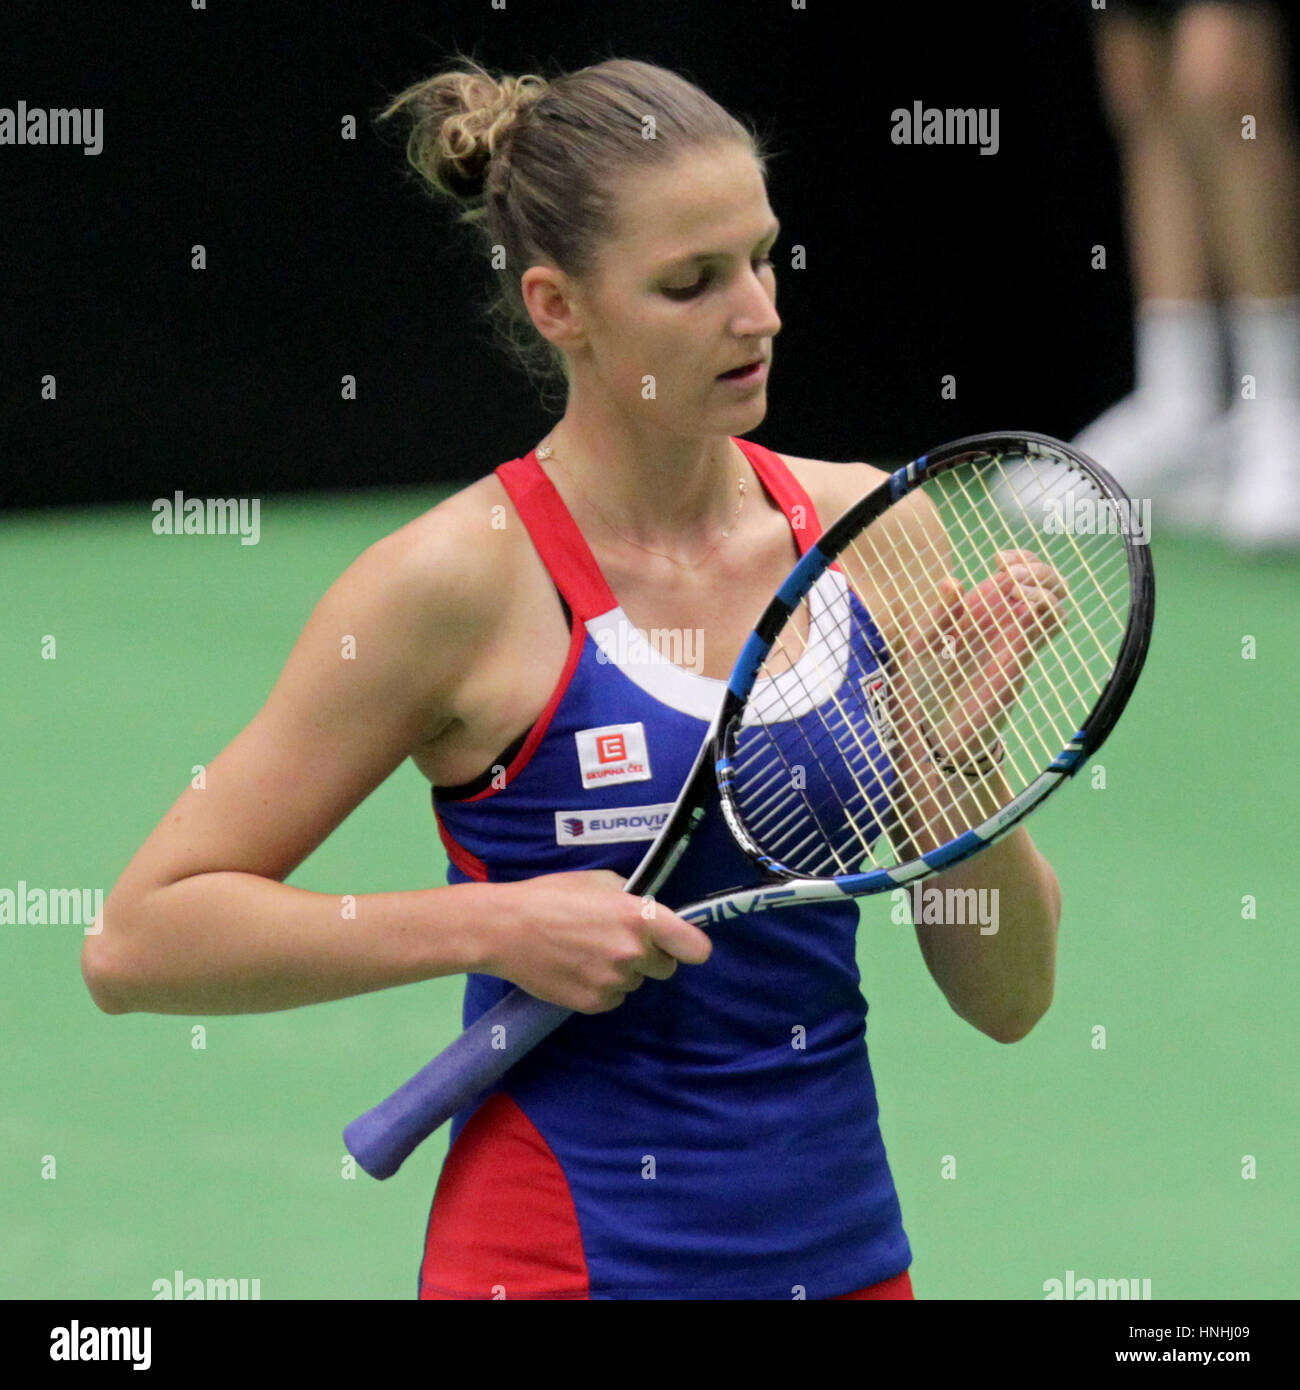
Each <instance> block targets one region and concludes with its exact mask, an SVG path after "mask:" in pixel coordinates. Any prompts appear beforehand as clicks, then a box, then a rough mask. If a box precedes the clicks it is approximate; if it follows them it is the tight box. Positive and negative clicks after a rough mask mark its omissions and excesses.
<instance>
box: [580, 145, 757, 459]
mask: <svg viewBox="0 0 1300 1390" xmlns="http://www.w3.org/2000/svg"><path fill="white" fill-rule="evenodd" d="M778 230H779V228H778V224H777V221H776V218H775V217H774V216H773V214H772V209H771V207H770V206H769V205H768V201H767V189H766V188H765V186H764V183H763V176H762V172H761V170H760V169H759V166H758V164H757V162H756V161H755V159H754V158H753V156H752V155H751V154H749V152H748V151H747V150H746V149H745V148H744V147H743V146H742V145H739V144H734V143H733V144H725V145H720V146H716V147H714V148H712V149H709V150H706V151H703V152H693V153H691V154H688V155H685V156H683V157H682V158H681V159H680V160H678V161H677V162H675V163H674V164H672V165H670V166H668V167H666V168H664V169H660V170H655V171H651V172H638V174H637V175H636V176H635V177H632V178H629V179H626V180H624V181H623V183H622V184H621V185H620V187H619V225H618V228H617V230H616V233H615V235H614V237H613V238H612V239H610V240H609V241H607V242H606V243H605V244H604V246H603V247H602V250H601V254H600V257H599V260H598V263H597V265H596V267H595V271H594V273H593V274H592V275H591V276H590V277H589V278H588V279H587V280H585V281H584V282H583V283H582V285H581V286H575V287H573V288H574V291H575V293H574V307H575V312H576V323H577V325H579V327H580V336H579V339H578V340H577V342H576V344H575V349H576V350H574V351H573V352H572V356H571V370H572V372H573V386H574V391H575V392H576V393H577V396H578V398H579V399H581V398H583V397H585V396H587V395H588V394H589V393H590V392H595V393H597V394H599V395H602V396H604V397H606V398H607V399H608V402H609V404H610V405H611V406H612V407H613V408H614V409H615V410H616V411H618V412H619V413H620V414H628V413H631V414H633V415H635V416H637V417H638V418H640V419H641V420H643V421H645V422H646V423H651V422H653V423H654V424H655V425H656V426H657V427H659V428H661V429H665V430H668V431H670V432H671V433H674V434H677V435H680V436H698V435H707V434H741V433H744V432H745V431H747V430H751V429H754V428H755V427H756V426H757V425H758V424H759V423H760V422H761V421H762V419H763V416H764V415H765V414H766V413H767V385H766V376H767V370H768V366H767V364H768V363H770V360H771V356H772V339H773V338H774V337H775V335H776V334H777V333H778V332H780V329H781V320H780V317H779V316H778V315H777V312H776V276H775V274H774V272H773V269H772V265H771V261H770V260H769V257H770V255H771V252H772V249H773V245H774V243H775V241H776V236H777V232H778ZM755 359H761V360H762V361H763V363H764V366H763V367H762V368H761V369H760V370H759V371H758V372H757V373H756V374H754V375H753V376H752V377H751V378H750V379H747V380H741V381H731V382H728V381H722V380H719V377H720V375H721V374H722V373H724V372H727V371H729V370H731V369H732V368H735V367H738V366H740V365H741V364H742V363H748V362H752V361H754V360H755Z"/></svg>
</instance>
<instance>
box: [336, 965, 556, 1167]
mask: <svg viewBox="0 0 1300 1390" xmlns="http://www.w3.org/2000/svg"><path fill="white" fill-rule="evenodd" d="M572 1012H573V1011H572V1010H571V1009H566V1008H564V1007H562V1006H561V1005H559V1004H548V1003H546V1002H545V1001H544V1000H542V999H535V998H534V997H533V996H532V995H531V994H528V993H527V992H526V991H524V990H522V989H515V990H511V992H510V993H509V994H507V995H506V997H505V998H504V999H502V1000H500V1002H498V1003H496V1004H494V1005H493V1006H492V1007H491V1008H490V1009H489V1010H488V1011H487V1012H486V1013H485V1014H483V1015H482V1016H481V1017H480V1018H479V1019H477V1020H476V1021H475V1022H474V1023H472V1024H471V1025H470V1027H468V1028H467V1029H466V1030H465V1031H464V1032H463V1033H462V1034H461V1035H460V1037H458V1038H457V1039H456V1041H455V1042H454V1043H452V1044H451V1046H450V1047H448V1048H445V1049H444V1050H443V1051H442V1052H440V1053H439V1054H438V1055H437V1056H436V1057H435V1058H434V1059H433V1061H432V1062H430V1063H429V1064H428V1065H427V1066H425V1067H421V1069H420V1070H419V1071H418V1072H416V1073H415V1075H414V1076H413V1077H411V1079H410V1080H409V1081H408V1082H407V1083H406V1084H405V1085H404V1086H401V1087H399V1088H398V1089H397V1090H396V1091H394V1092H393V1094H392V1095H391V1096H389V1097H388V1099H387V1100H382V1101H380V1102H379V1104H378V1105H376V1106H375V1108H374V1109H373V1110H367V1111H366V1113H365V1114H364V1115H361V1116H359V1117H358V1118H357V1119H355V1120H353V1121H352V1123H351V1124H350V1125H349V1126H348V1127H347V1128H346V1129H345V1130H344V1131H343V1142H344V1143H345V1144H346V1145H347V1148H348V1152H349V1153H350V1154H351V1155H352V1156H353V1158H355V1159H356V1161H357V1162H358V1163H359V1164H360V1165H361V1166H362V1167H363V1168H364V1169H365V1170H366V1172H367V1173H369V1174H370V1175H371V1177H375V1178H391V1177H392V1176H393V1174H394V1173H395V1172H397V1170H398V1169H399V1168H400V1167H401V1166H402V1164H403V1163H404V1162H405V1161H406V1158H407V1156H408V1155H409V1154H410V1153H411V1151H412V1150H413V1149H414V1148H415V1147H416V1146H417V1145H418V1144H420V1143H422V1142H423V1141H424V1140H425V1139H427V1138H428V1137H429V1135H431V1134H432V1133H433V1132H434V1130H435V1129H437V1128H439V1126H441V1125H443V1124H445V1123H446V1122H447V1121H448V1120H449V1119H451V1117H452V1116H453V1115H454V1114H456V1112H457V1111H458V1110H463V1109H465V1107H466V1106H468V1105H469V1104H470V1103H471V1101H473V1100H474V1098H475V1097H476V1096H477V1095H478V1094H479V1093H480V1092H481V1091H485V1090H487V1088H488V1087H489V1086H491V1085H492V1084H493V1082H495V1081H499V1080H500V1079H501V1077H502V1076H504V1075H505V1073H506V1072H507V1071H509V1070H510V1068H511V1067H513V1066H514V1064H515V1063H516V1062H517V1061H519V1059H520V1058H521V1057H523V1056H525V1055H526V1054H527V1053H529V1052H531V1051H532V1050H533V1048H535V1047H536V1046H537V1044H538V1043H539V1042H541V1041H542V1039H543V1038H545V1037H548V1036H549V1035H550V1034H551V1033H553V1032H554V1031H555V1030H556V1029H557V1028H558V1027H559V1026H560V1024H561V1023H563V1022H564V1020H565V1019H566V1018H568V1017H569V1015H570V1014H571V1013H572ZM498 1028H500V1029H501V1030H502V1031H501V1032H500V1033H498V1032H497V1029H498ZM494 1044H497V1045H495V1046H494Z"/></svg>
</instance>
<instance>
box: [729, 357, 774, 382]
mask: <svg viewBox="0 0 1300 1390" xmlns="http://www.w3.org/2000/svg"><path fill="white" fill-rule="evenodd" d="M766 377H767V363H766V362H764V361H763V360H762V358H755V359H754V361H752V362H750V363H748V364H746V365H745V366H743V367H736V368H734V369H733V370H731V371H729V372H723V373H722V374H721V375H720V376H719V377H718V380H719V381H729V382H733V383H735V384H737V385H741V386H752V385H754V384H755V383H756V382H760V381H763V380H765V379H766Z"/></svg>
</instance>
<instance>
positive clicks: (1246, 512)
mask: <svg viewBox="0 0 1300 1390" xmlns="http://www.w3.org/2000/svg"><path fill="white" fill-rule="evenodd" d="M1227 424H1228V441H1229V448H1230V461H1231V462H1230V469H1229V474H1228V481H1229V487H1228V491H1227V494H1226V496H1225V497H1224V501H1223V507H1222V510H1221V513H1220V517H1219V524H1220V530H1221V531H1222V534H1223V535H1224V537H1225V538H1226V539H1227V540H1228V541H1230V542H1231V543H1232V544H1233V545H1236V546H1238V547H1240V548H1241V549H1243V550H1251V551H1266V550H1297V549H1300V401H1287V402H1282V403H1279V404H1273V403H1268V404H1266V403H1264V402H1262V401H1238V402H1236V403H1235V404H1234V405H1233V406H1232V408H1231V409H1230V410H1229V411H1228V416H1227Z"/></svg>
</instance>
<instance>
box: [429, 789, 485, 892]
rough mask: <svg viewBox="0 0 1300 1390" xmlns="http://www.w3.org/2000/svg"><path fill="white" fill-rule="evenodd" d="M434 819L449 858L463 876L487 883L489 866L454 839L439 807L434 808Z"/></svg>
mask: <svg viewBox="0 0 1300 1390" xmlns="http://www.w3.org/2000/svg"><path fill="white" fill-rule="evenodd" d="M433 818H434V820H435V821H436V822H437V825H438V837H439V839H441V840H442V847H443V849H445V850H446V851H447V858H448V859H450V860H451V862H452V863H453V864H455V866H456V867H457V868H458V869H459V870H460V871H461V873H463V874H468V875H469V876H470V878H472V879H476V880H477V881H478V882H479V883H486V882H487V881H488V878H489V877H490V875H489V873H488V866H487V865H486V864H485V863H484V862H483V861H482V860H481V859H480V858H479V857H478V855H477V854H471V853H470V851H469V850H467V849H466V848H465V846H464V845H462V844H461V843H460V841H459V840H454V839H452V836H451V831H449V830H448V829H447V827H446V826H445V825H444V824H443V823H442V817H441V816H440V815H439V814H438V807H437V805H436V804H435V805H434V808H433Z"/></svg>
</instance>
